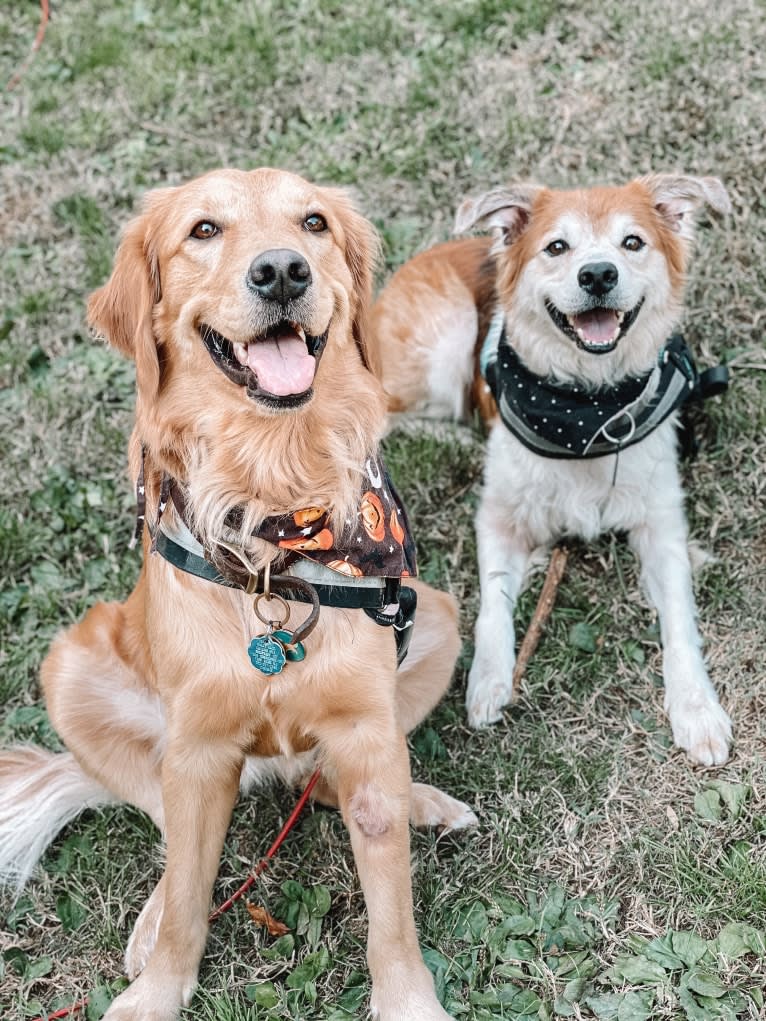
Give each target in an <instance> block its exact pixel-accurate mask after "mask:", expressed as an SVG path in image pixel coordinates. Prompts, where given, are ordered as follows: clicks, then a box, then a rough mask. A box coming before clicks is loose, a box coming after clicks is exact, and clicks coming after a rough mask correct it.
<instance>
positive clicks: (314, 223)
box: [303, 213, 327, 234]
mask: <svg viewBox="0 0 766 1021" xmlns="http://www.w3.org/2000/svg"><path fill="white" fill-rule="evenodd" d="M303 226H304V227H305V228H306V230H310V231H311V232H312V234H319V233H321V232H322V231H323V230H327V220H325V218H324V217H323V216H320V215H319V213H312V214H311V216H307V217H306V219H305V220H304V221H303Z"/></svg>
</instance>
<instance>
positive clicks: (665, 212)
mask: <svg viewBox="0 0 766 1021" xmlns="http://www.w3.org/2000/svg"><path fill="white" fill-rule="evenodd" d="M639 180H640V182H641V184H643V186H644V187H645V188H646V189H647V190H648V191H649V194H650V195H651V196H652V200H653V202H654V208H655V209H656V210H657V212H658V213H659V214H660V216H662V218H663V219H664V221H665V222H666V223H667V224H668V226H669V227H670V229H671V230H673V231H675V232H676V233H677V234H680V235H681V237H682V238H684V239H685V240H686V241H691V240H692V239H693V237H694V217H695V214H696V213H697V212H698V211H699V209H700V208H701V207H702V206H703V205H707V206H710V208H711V209H714V210H715V212H717V213H730V212H731V202H730V201H729V196H728V194H727V192H726V189H725V188H724V186H723V184H722V183H721V182H720V181H719V180H718V178H717V177H689V176H687V175H685V174H647V176H646V177H641V178H639Z"/></svg>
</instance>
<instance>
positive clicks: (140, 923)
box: [125, 880, 164, 981]
mask: <svg viewBox="0 0 766 1021" xmlns="http://www.w3.org/2000/svg"><path fill="white" fill-rule="evenodd" d="M162 887H163V883H162V880H160V881H159V883H158V884H157V885H156V886H155V888H154V890H153V892H152V895H151V897H150V898H149V900H148V901H147V902H146V904H144V906H143V908H142V910H141V914H140V915H139V916H138V918H137V919H136V924H135V925H134V926H133V932H132V933H131V934H130V939H129V940H128V946H127V948H126V950H125V974H126V975H127V976H128V978H129V979H130V980H131V981H132V980H133V979H134V978H137V977H138V976H139V975H140V974H141V972H142V971H143V970H144V968H145V967H146V965H147V962H148V961H149V958H150V957H151V955H152V951H153V950H154V947H155V944H156V943H157V934H158V933H159V931H160V922H161V921H162V909H163V905H164V898H163V889H162Z"/></svg>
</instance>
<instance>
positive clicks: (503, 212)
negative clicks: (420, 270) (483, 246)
mask: <svg viewBox="0 0 766 1021" xmlns="http://www.w3.org/2000/svg"><path fill="white" fill-rule="evenodd" d="M543 190H544V189H543V188H542V187H541V186H540V185H538V184H529V183H525V182H521V183H519V184H509V185H508V186H507V187H505V188H492V189H491V191H487V192H485V193H484V194H483V195H479V197H478V198H475V199H472V198H467V199H464V200H463V202H462V204H461V206H460V208H459V209H458V211H457V216H456V217H455V233H456V234H462V233H463V232H464V231H467V230H470V229H471V227H483V228H489V229H490V230H497V231H499V232H500V236H501V237H502V239H503V244H506V245H510V244H512V242H514V241H515V240H516V238H518V237H519V236H520V235H521V234H523V233H524V231H525V229H526V227H527V224H528V223H529V219H530V217H531V215H532V207H533V205H534V204H535V199H536V198H537V196H538V195H539V194H540V192H541V191H543Z"/></svg>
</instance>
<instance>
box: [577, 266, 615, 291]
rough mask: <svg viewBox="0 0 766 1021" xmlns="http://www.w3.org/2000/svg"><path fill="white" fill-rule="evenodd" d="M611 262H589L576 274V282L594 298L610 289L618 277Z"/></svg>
mask: <svg viewBox="0 0 766 1021" xmlns="http://www.w3.org/2000/svg"><path fill="white" fill-rule="evenodd" d="M619 275H620V274H619V273H618V272H617V267H616V266H615V264H614V263H613V262H589V263H588V264H587V265H586V266H583V267H582V269H581V270H580V272H579V273H578V274H577V283H578V284H579V285H580V287H582V289H583V290H584V291H587V292H588V294H592V295H593V297H594V298H600V297H601V295H602V294H606V293H607V292H608V291H611V290H612V288H613V287H614V286H615V285H616V284H617V280H618V278H619Z"/></svg>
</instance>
